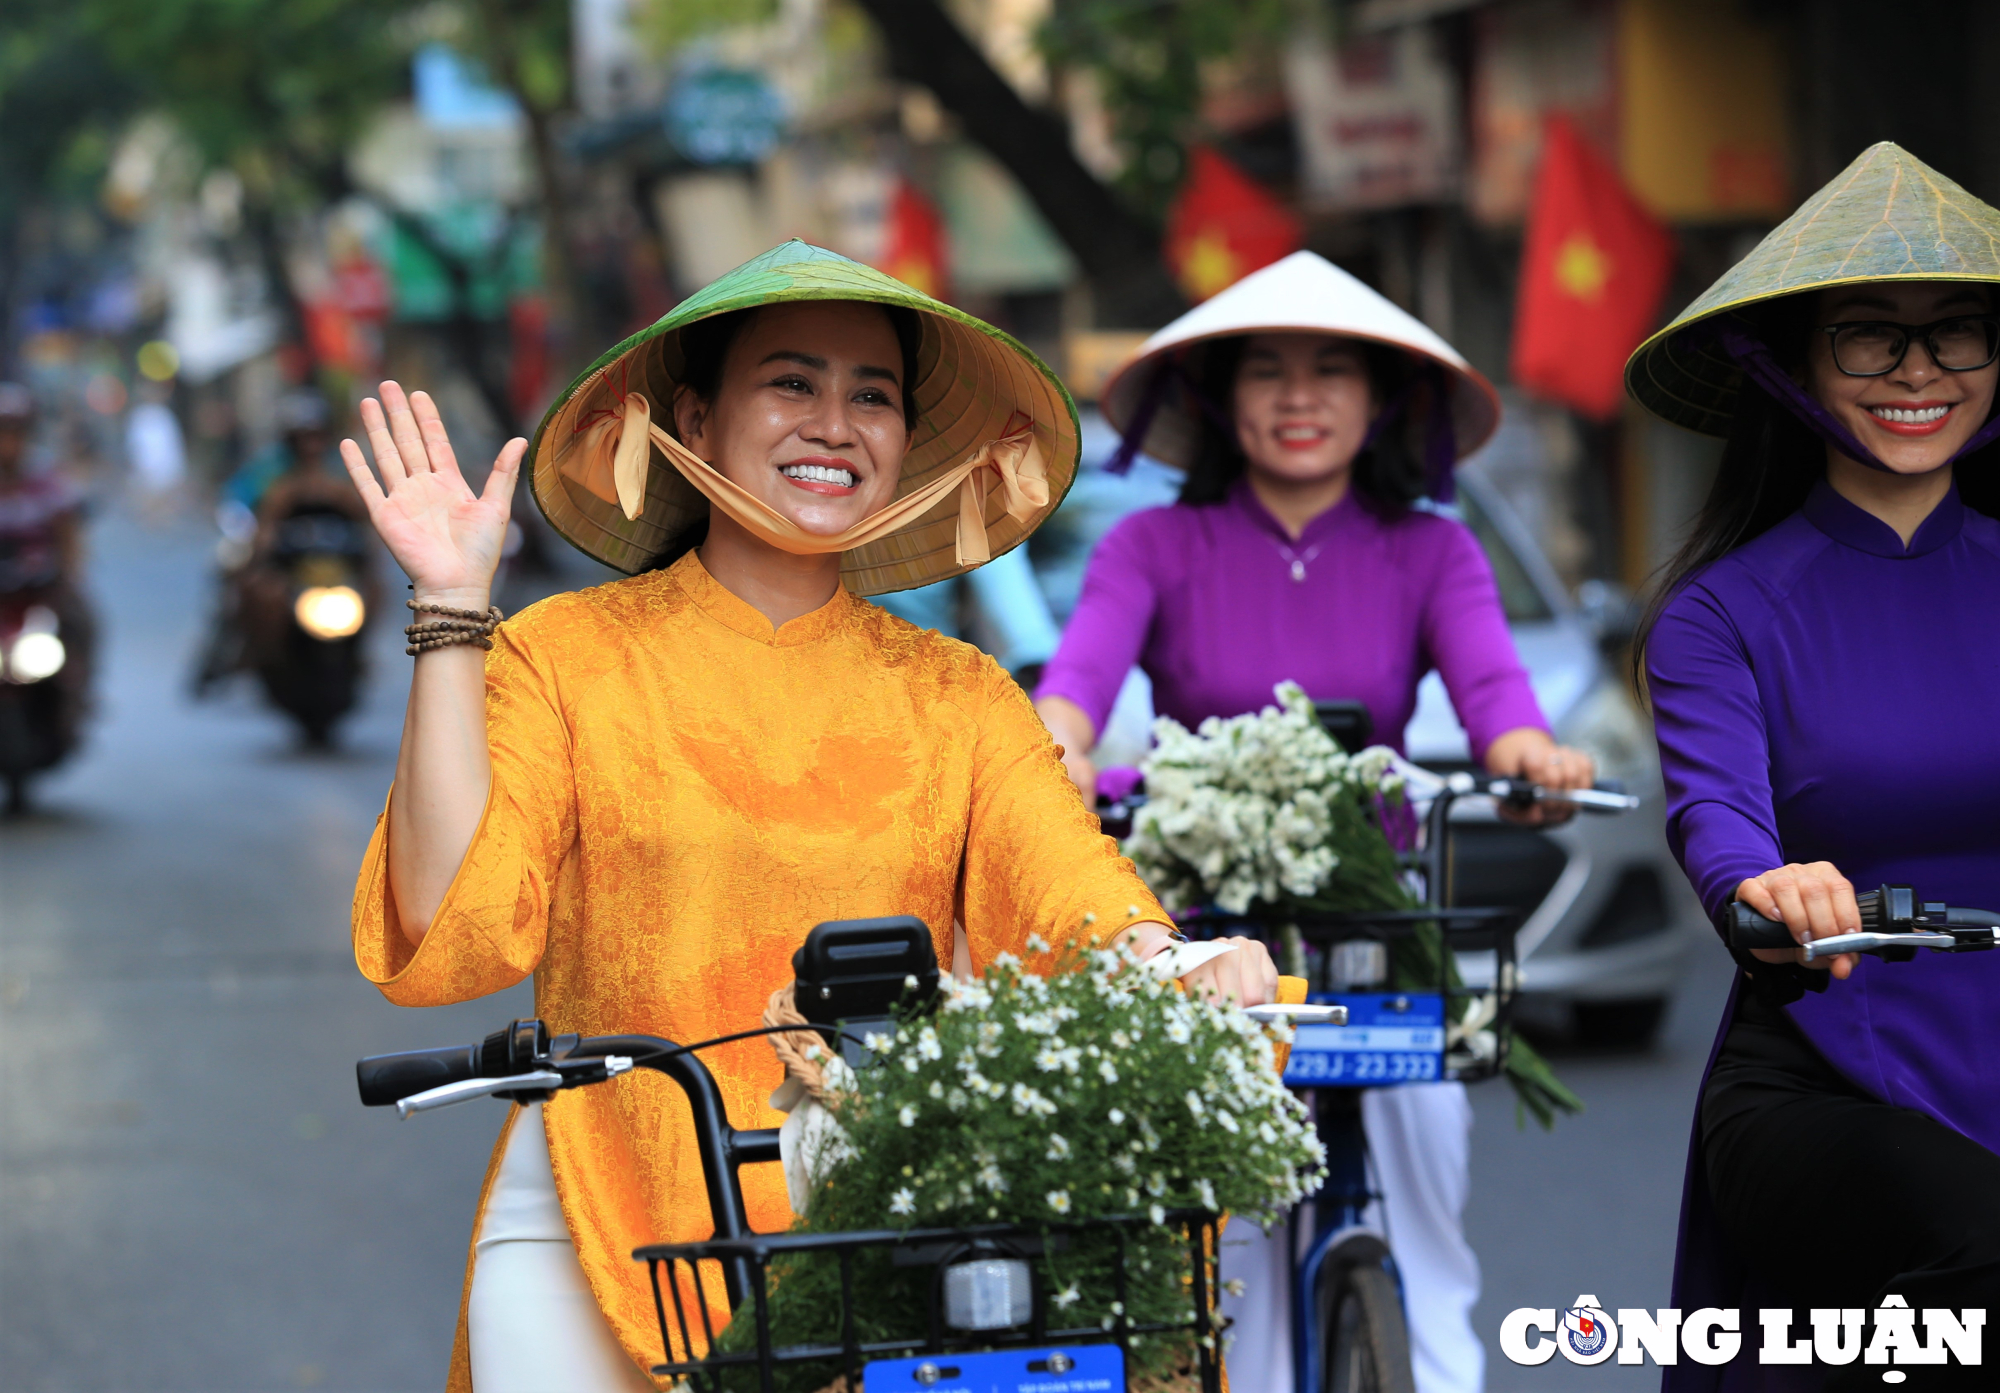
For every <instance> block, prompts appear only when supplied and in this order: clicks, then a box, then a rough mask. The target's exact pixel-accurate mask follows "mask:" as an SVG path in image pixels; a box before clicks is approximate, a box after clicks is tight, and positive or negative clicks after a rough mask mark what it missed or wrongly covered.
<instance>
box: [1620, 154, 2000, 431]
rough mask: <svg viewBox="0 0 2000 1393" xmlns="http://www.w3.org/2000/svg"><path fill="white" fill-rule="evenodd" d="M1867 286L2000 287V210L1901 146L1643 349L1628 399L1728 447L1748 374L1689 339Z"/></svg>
mask: <svg viewBox="0 0 2000 1393" xmlns="http://www.w3.org/2000/svg"><path fill="white" fill-rule="evenodd" d="M1859 281H1985V282H1989V283H1990V282H2000V210H1996V209H1994V208H1992V207H1991V206H1989V205H1987V204H1985V203H1982V202H1981V201H1980V200H1979V199H1976V198H1974V197H1973V196H1972V195H1971V194H1969V193H1967V192H1966V191H1965V190H1964V189H1962V188H1960V187H1959V186H1958V185H1957V184H1954V183H1953V182H1952V181H1951V180H1949V179H1947V178H1945V177H1944V176H1943V175H1942V174H1940V173H1938V172H1937V171H1936V170H1935V169H1932V168H1931V167H1930V166H1929V165H1927V164H1925V163H1924V162H1923V161H1922V160H1920V159H1918V158H1917V157H1916V156H1915V155H1912V154H1911V153H1910V152H1909V151H1907V150H1905V149H1903V148H1902V147H1901V146H1900V145H1896V144H1893V143H1891V142H1890V141H1886V140H1885V141H1882V142H1880V143H1879V144H1875V145H1871V146H1869V147H1868V148H1867V149H1866V150H1863V151H1862V152H1861V154H1860V156H1859V157H1858V158H1857V159H1856V160H1855V161H1854V163H1853V164H1850V165H1849V166H1848V167H1847V168H1846V169H1844V170H1842V171H1841V172H1840V175H1839V177H1838V178H1836V179H1834V180H1833V182H1832V183H1830V184H1828V185H1827V186H1826V187H1825V188H1823V189H1821V190H1820V191H1819V192H1818V193H1816V194H1814V195H1813V196H1812V197H1811V198H1809V199H1807V200H1806V201H1805V203H1804V204H1803V205H1801V206H1800V208H1799V210H1798V211H1797V212H1796V213H1793V214H1792V215H1791V216H1790V217H1789V218H1786V219H1785V220H1784V222H1782V223H1780V224H1779V225H1778V226H1777V228H1776V229H1775V230H1773V231H1772V233H1771V235H1770V236H1768V237H1766V238H1765V239H1764V240H1763V241H1761V242H1759V243H1758V244H1757V247H1756V250H1754V251H1752V252H1751V253H1750V255H1748V256H1746V257H1744V258H1743V259H1742V260H1741V261H1739V262H1737V263H1736V264H1735V265H1734V266H1732V267H1730V268H1729V270H1728V271H1727V272H1725V273H1724V274H1723V277H1722V279H1721V280H1718V281H1717V282H1716V283H1715V284H1714V285H1712V286H1710V287H1709V288H1708V289H1707V291H1705V292H1704V293H1703V294H1702V295H1701V297H1700V298H1699V299H1697V300H1696V301H1695V302H1694V303H1693V304H1691V305H1689V306H1688V307H1687V308H1686V309H1684V310H1682V311H1681V313H1680V316H1679V318H1677V319H1675V320H1674V322H1673V323H1671V324H1669V325H1668V326H1667V327H1666V328H1664V329H1662V330H1660V332H1659V333H1657V334H1655V335H1653V337H1651V338H1650V339H1647V340H1646V342H1644V343H1643V344H1641V345H1639V350H1638V352H1636V353H1634V354H1633V355H1632V357H1631V360H1630V361H1629V362H1627V363H1626V364H1625V388H1626V390H1627V391H1629V392H1631V394H1632V395H1633V396H1634V397H1636V398H1637V399H1638V400H1639V402H1640V404H1641V405H1643V406H1645V407H1646V408H1647V409H1648V410H1650V411H1652V412H1653V413H1654V414H1655V415H1657V416H1660V417H1662V418H1664V419H1665V420H1668V421H1671V422H1673V423H1674V424H1675V425H1677V426H1686V427H1687V428H1688V429H1689V430H1696V431H1700V432H1702V433H1703V434H1704V435H1727V434H1728V433H1729V422H1730V418H1731V417H1733V416H1734V415H1735V413H1736V394H1737V391H1738V390H1739V388H1740V386H1741V384H1742V381H1743V371H1742V369H1741V368H1739V367H1738V366H1737V365H1736V363H1735V361H1734V360H1733V359H1731V358H1730V357H1729V356H1728V354H1726V353H1725V352H1723V350H1722V349H1721V348H1720V347H1719V346H1715V345H1711V344H1708V343H1706V342H1704V341H1703V336H1702V335H1689V334H1687V333H1685V332H1684V331H1685V330H1686V329H1687V328H1688V327H1689V326H1690V325H1694V324H1699V323H1701V322H1703V321H1705V320H1711V319H1714V318H1716V317H1717V316H1719V315H1724V314H1727V313H1729V312H1730V311H1732V310H1739V309H1742V308H1744V307H1745V306H1748V305H1756V304H1762V303H1763V302H1765V301H1768V300H1776V299H1779V298H1780V297H1782V296H1786V295H1798V294H1802V293H1804V292H1806V291H1814V290H1824V289H1826V288H1827V287H1829V286H1836V285H1853V284H1855V283H1856V282H1859Z"/></svg>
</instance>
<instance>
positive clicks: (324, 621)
mask: <svg viewBox="0 0 2000 1393" xmlns="http://www.w3.org/2000/svg"><path fill="white" fill-rule="evenodd" d="M292 617H293V618H295V619H297V620H298V621H299V627H300V628H301V629H304V630H305V631H306V632H307V633H309V634H311V635H312V636H313V637H314V638H321V639H335V638H349V637H352V636H353V635H354V634H357V633H359V632H361V621H362V620H364V619H366V618H367V617H368V609H367V606H365V605H363V604H362V603H361V596H360V595H358V594H357V593H355V590H354V587H353V586H351V585H315V586H313V587H312V588H311V589H309V590H302V591H300V592H299V598H298V601H297V602H296V603H295V604H294V605H293V606H292Z"/></svg>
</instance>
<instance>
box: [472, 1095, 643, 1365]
mask: <svg viewBox="0 0 2000 1393" xmlns="http://www.w3.org/2000/svg"><path fill="white" fill-rule="evenodd" d="M465 1323H466V1338H467V1342H468V1344H469V1345H470V1347H471V1355H472V1387H473V1393H653V1381H652V1379H651V1378H649V1377H647V1375H646V1374H645V1373H643V1372H642V1371H641V1370H640V1369H639V1366H638V1365H636V1364H634V1363H633V1362H632V1360H631V1359H630V1358H629V1357H628V1356H627V1355H626V1353H625V1351H624V1349H623V1347H621V1346H620V1345H619V1343H618V1339H617V1337H616V1336H614V1335H613V1334H612V1333H611V1327H610V1326H609V1325H607V1324H606V1323H605V1320H604V1314H603V1312H601V1311H599V1310H598V1309H597V1298H596V1297H595V1296H593V1295H592V1294H591V1291H590V1283H589V1282H588V1281H587V1280H585V1278H584V1275H583V1268H582V1266H581V1265H579V1264H578V1262H577V1260H576V1246H575V1244H574V1243H572V1242H571V1240H570V1236H569V1225H568V1224H566V1223H564V1222H563V1215H562V1205H561V1203H560V1202H558V1200H557V1199H556V1177H555V1172H554V1171H553V1170H552V1169H551V1168H550V1166H549V1136H548V1132H547V1131H546V1130H545V1129H544V1128H543V1126H542V1105H541V1104H540V1103H531V1104H529V1105H528V1106H527V1107H526V1108H524V1109H523V1110H522V1113H521V1116H519V1117H518V1118H516V1119H515V1120H514V1130H513V1132H512V1134H511V1135H510V1136H509V1137H508V1139H507V1154H506V1155H505V1156H503V1157H501V1159H500V1174H499V1175H497V1176H495V1177H494V1181H493V1191H492V1193H491V1194H490V1195H488V1196H487V1200H486V1213H485V1214H484V1215H483V1216H481V1220H480V1224H479V1240H478V1242H477V1243H476V1244H475V1245H474V1256H473V1261H472V1295H471V1298H470V1299H469V1300H468V1301H467V1303H466V1316H465Z"/></svg>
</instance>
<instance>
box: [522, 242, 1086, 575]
mask: <svg viewBox="0 0 2000 1393" xmlns="http://www.w3.org/2000/svg"><path fill="white" fill-rule="evenodd" d="M801 300H858V301H863V302H866V303H869V304H878V305H889V306H902V307H904V308H906V309H911V310H915V311H916V312H917V319H918V323H919V324H920V326H921V328H922V335H921V341H920V342H919V344H918V348H917V371H916V381H915V382H914V383H912V384H910V387H909V391H910V394H911V396H912V398H913V399H914V401H915V403H916V413H917V424H916V429H915V430H914V431H913V432H912V433H911V436H910V448H909V452H908V453H907V454H906V455H905V456H904V457H903V472H902V478H901V481H900V483H899V484H898V485H897V490H896V496H897V498H898V499H904V498H908V497H909V496H910V495H911V494H914V493H916V492H918V491H920V490H922V489H924V488H925V486H926V485H927V484H933V483H936V482H937V481H938V480H939V479H941V478H942V477H943V476H945V475H947V474H950V473H952V472H954V471H955V470H958V469H961V468H962V467H963V465H964V464H965V462H966V461H967V460H968V459H970V458H971V457H973V456H975V455H976V454H978V453H979V452H980V451H981V449H982V447H985V446H988V445H991V444H992V443H993V442H996V441H1000V440H1002V439H1003V438H1010V437H1011V438H1017V439H1018V438H1020V436H1021V433H1022V432H1024V431H1025V432H1026V433H1028V434H1029V435H1031V437H1032V441H1033V445H1034V447H1035V449H1036V450H1037V451H1038V453H1039V456H1040V461H1041V465H1042V467H1043V468H1044V470H1045V481H1046V485H1047V495H1048V497H1047V502H1046V504H1044V505H1041V506H1039V507H1035V508H1026V507H1023V506H1021V504H1020V498H1019V494H1018V492H1013V491H1010V490H1002V489H999V488H992V489H990V491H989V490H987V489H986V488H985V486H984V485H983V484H982V486H981V488H980V490H978V492H979V493H980V494H981V495H983V501H977V500H974V501H970V502H968V501H967V500H966V499H962V498H961V497H959V496H958V494H957V493H952V494H948V495H946V496H943V497H942V498H941V499H940V500H939V501H938V503H937V504H936V506H934V507H930V508H928V509H926V510H924V511H923V512H922V513H920V514H919V515H918V516H917V517H915V518H913V519H911V520H910V521H909V522H908V523H907V524H906V525H905V526H903V527H901V528H899V529H897V530H896V531H894V532H891V533H889V534H888V535H886V536H882V537H879V538H876V539H874V540H871V541H868V542H865V543H863V544H861V545H858V546H855V547H854V548H853V549H851V550H849V551H847V552H845V553H844V554H843V555H842V558H841V580H842V583H843V584H845V585H846V586H847V588H848V589H850V590H852V591H854V592H855V593H857V594H861V595H880V594H884V593H887V592H888V591H892V590H906V589H909V588H911V587H914V586H919V585H928V584H930V583H931V582H932V581H938V580H945V579H948V578H949V577H951V576H955V575H959V574H962V573H963V572H965V571H967V570H970V569H972V566H973V565H976V564H977V562H970V563H968V562H963V561H961V560H960V557H961V555H963V554H964V552H965V550H966V548H965V546H964V535H965V529H966V527H967V526H968V525H970V526H971V527H972V529H973V530H974V531H978V530H980V529H979V527H978V523H979V522H980V521H983V523H984V528H983V532H984V541H983V543H982V544H981V545H982V546H983V547H990V552H991V554H992V555H994V556H998V555H1000V554H1001V553H1003V552H1006V551H1009V550H1011V549H1012V548H1014V547H1016V546H1019V545H1020V544H1021V543H1022V542H1023V541H1025V540H1026V539H1027V537H1028V534H1029V533H1031V532H1033V531H1034V530H1035V528H1037V527H1039V526H1040V525H1041V523H1042V521H1043V520H1044V519H1045V518H1047V517H1048V515H1049V514H1050V513H1052V512H1054V511H1055V509H1056V507H1057V506H1058V505H1059V504H1060V503H1061V502H1062V499H1063V495H1064V494H1065V493H1067V492H1068V491H1069V486H1070V484H1071V482H1072V481H1073V480H1074V479H1075V478H1076V464H1077V450H1078V430H1077V419H1076V404H1075V403H1074V402H1073V401H1071V400H1070V396H1069V393H1068V391H1066V390H1065V389H1064V387H1063V385H1062V383H1061V382H1060V381H1059V380H1058V379H1057V377H1056V375H1055V374H1054V373H1053V372H1051V371H1050V370H1049V369H1048V367H1047V366H1046V365H1044V364H1043V362H1042V361H1041V359H1039V358H1037V357H1036V356H1035V355H1034V354H1033V353H1030V352H1029V351H1028V350H1027V349H1026V348H1024V347H1022V346H1021V345H1020V344H1019V343H1017V342H1016V341H1015V340H1014V339H1012V338H1010V337H1009V336H1008V335H1006V334H1004V333H1002V332H1001V331H1000V330H998V329H996V328H994V327H993V326H992V325H990V324H987V323H984V322H983V321H981V320H978V319H975V318H973V317H972V316H971V315H969V314H966V313H965V312H964V311H962V310H958V309H954V308H953V307H952V306H950V305H947V304H943V303H941V302H939V301H937V300H933V299H931V297H930V296H928V295H924V294H922V293H920V292H919V291H916V290H913V289H911V288H910V287H909V286H907V285H905V284H903V283H902V282H901V281H899V280H896V279H894V278H893V277H890V276H886V275H884V274H883V273H882V272H880V271H877V270H874V269H873V268H871V267H868V266H864V265H862V264H861V263H859V262H856V261H850V260H848V259H847V258H846V257H844V256H841V255H839V254H837V253H835V252H830V251H827V250H826V249H825V248H823V247H815V246H809V245H808V244H806V243H804V242H801V241H797V240H793V241H790V242H786V243H784V244H783V245H782V246H778V247H773V248H772V249H771V250H770V251H767V252H765V253H764V254H763V255H762V256H759V257H756V258H754V259H753V260H750V261H747V262H745V263H744V264H743V265H741V266H739V267H737V268H736V269H735V270H734V271H731V272H730V273H729V274H727V275H725V276H723V277H721V278H720V279H718V280H716V281H715V282H713V283H712V284H710V285H708V286H706V287H704V288H703V289H701V290H699V291H697V292H696V293H695V294H693V295H691V296H689V297H688V298H687V299H686V300H683V301H682V302H681V303H680V304H679V305H677V306H675V307H674V309H673V310H672V311H671V312H669V313H668V314H667V315H666V316H665V317H664V318H662V319H661V320H660V321H659V322H658V323H657V324H654V325H653V326H652V327H651V328H648V329H643V330H641V331H640V332H639V333H636V334H634V335H633V336H632V337H631V338H629V339H626V340H625V341H624V342H623V343H621V344H619V345H618V346H617V347H615V348H613V349H612V350H611V351H610V352H608V353H606V354H605V355H604V356H603V357H602V358H599V359H598V360H597V361H596V362H595V363H593V364H592V365H591V366H590V368H589V370H588V371H586V372H585V373H584V374H583V375H582V376H581V377H579V378H578V379H577V380H576V381H575V382H573V383H571V384H570V386H569V388H568V389H567V390H566V391H565V392H564V393H563V394H562V396H560V397H559V398H557V399H556V403H555V405H553V406H551V407H550V408H549V410H548V414H547V415H545V416H544V417H543V418H542V423H541V425H540V426H539V427H537V428H536V431H535V438H534V443H533V445H532V446H531V447H530V456H531V458H532V459H533V460H534V470H533V474H532V484H531V487H532V489H533V492H534V496H535V502H536V503H537V504H538V505H539V506H540V508H541V510H542V515H543V516H544V517H546V518H547V519H548V520H549V524H550V526H552V527H554V528H555V530H556V531H557V532H558V533H560V534H561V535H562V536H563V537H564V538H565V539H566V540H567V541H569V542H570V543H571V544H572V545H573V546H575V547H576V548H577V549H578V550H580V551H583V552H585V553H586V554H588V555H590V556H592V557H595V558H596V559H597V560H599V561H602V562H603V563H604V564H605V565H607V566H611V567H613V568H615V569H617V570H620V571H624V572H626V573H627V574H637V573H638V572H640V571H643V570H645V569H646V568H647V566H649V565H650V564H651V563H652V562H653V560H654V558H656V557H657V556H659V555H660V554H661V552H662V551H664V550H665V549H666V547H667V545H668V544H669V543H670V542H671V541H673V540H674V538H676V537H678V536H679V535H680V534H681V532H683V531H684V530H685V529H686V528H687V527H688V526H690V525H691V524H693V523H695V522H697V521H699V520H700V519H701V518H702V517H704V516H706V515H707V512H708V509H709V506H710V505H709V502H708V500H707V499H706V498H705V497H703V495H702V493H701V492H700V491H698V490H697V489H696V488H695V487H694V485H692V484H691V483H689V482H688V480H687V479H686V478H685V477H684V476H683V475H682V473H681V472H680V471H679V470H677V469H676V468H675V467H674V466H673V465H670V464H669V463H668V462H667V461H666V459H665V458H664V457H663V455H662V454H661V452H660V449H659V448H658V447H657V445H656V446H655V447H653V448H651V449H649V450H648V451H647V452H646V453H645V454H644V456H643V460H644V466H645V473H644V479H643V484H642V485H641V484H640V481H639V480H638V478H637V474H636V467H637V464H638V461H639V460H640V458H641V456H638V455H634V456H633V460H634V465H635V475H634V480H633V483H634V489H633V493H634V496H633V497H632V499H631V500H630V501H631V503H632V504H633V506H634V507H636V508H637V516H628V509H627V508H626V507H624V506H621V503H620V499H619V495H618V492H617V491H616V489H614V487H613V486H612V481H611V480H610V478H609V477H608V473H609V471H608V468H607V467H606V465H605V460H604V458H603V456H605V454H606V451H605V450H604V449H602V448H601V446H602V445H603V443H604V442H603V440H602V432H603V430H604V429H606V423H612V424H611V425H610V427H609V428H610V429H611V430H613V431H614V432H615V430H616V424H615V423H616V421H617V419H618V418H619V417H620V414H621V411H622V410H623V407H624V403H625V400H626V396H627V394H628V393H629V394H643V396H644V397H645V398H646V399H648V400H649V401H650V403H651V409H652V410H655V411H659V412H662V413H668V412H670V411H671V409H672V407H671V403H672V402H673V400H674V392H675V390H676V388H677V387H678V385H679V383H680V380H681V378H682V376H683V374H684V372H685V366H686V364H685V360H684V359H683V357H682V352H681V339H680V331H681V330H682V329H685V328H686V327H687V326H688V325H690V324H693V323H694V322H695V321H697V320H701V319H707V318H710V317H712V316H714V315H719V314H727V313H729V312H731V311H733V310H742V309H752V308H755V307H757V306H760V305H777V304H786V303H790V302H793V301H801ZM1024 422H1025V425H1024V424H1023V423H1024ZM636 438H641V439H643V436H640V437H636ZM656 439H657V437H656ZM967 492H968V495H970V494H971V493H972V492H973V491H972V490H968V491H967ZM1010 504H1011V505H1012V507H1011V509H1010ZM891 506H894V505H891ZM912 506H920V505H917V504H912ZM965 507H970V508H972V509H974V510H975V511H976V512H978V513H983V517H975V518H973V519H965V518H962V517H961V509H962V508H965Z"/></svg>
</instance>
